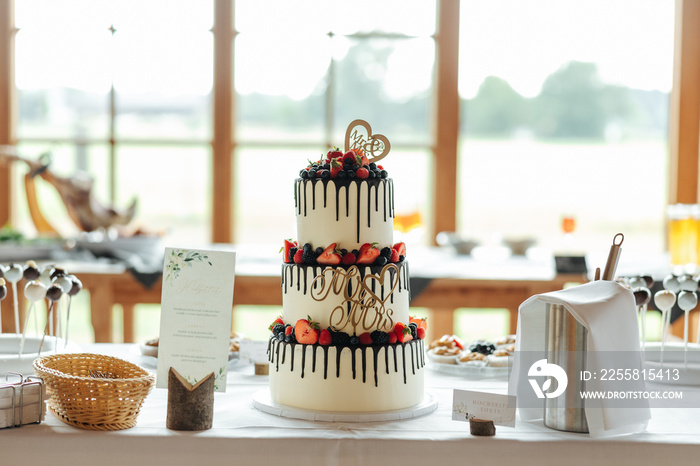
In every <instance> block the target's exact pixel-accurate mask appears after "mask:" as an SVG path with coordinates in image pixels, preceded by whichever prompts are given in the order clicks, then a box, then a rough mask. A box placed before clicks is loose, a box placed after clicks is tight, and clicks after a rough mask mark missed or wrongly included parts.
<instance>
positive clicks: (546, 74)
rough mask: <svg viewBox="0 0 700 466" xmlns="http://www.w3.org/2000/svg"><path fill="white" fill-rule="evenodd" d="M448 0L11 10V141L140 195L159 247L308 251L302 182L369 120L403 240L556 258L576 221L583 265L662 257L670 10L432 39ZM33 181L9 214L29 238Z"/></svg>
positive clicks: (510, 12) (567, 10)
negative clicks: (290, 243)
mask: <svg viewBox="0 0 700 466" xmlns="http://www.w3.org/2000/svg"><path fill="white" fill-rule="evenodd" d="M6 1H7V0H3V2H6ZM451 3H452V2H451V0H442V1H435V0H433V1H430V0H421V1H418V0H411V1H406V0H400V1H399V0H394V1H382V2H376V1H370V0H356V1H353V2H342V1H328V0H303V1H259V0H217V1H212V0H210V1H206V0H198V1H192V0H167V1H166V0H149V1H136V0H132V1H126V0H120V1H109V0H61V1H51V0H13V1H10V2H9V4H12V5H13V8H12V7H10V8H8V9H6V11H9V12H11V13H12V14H13V15H14V26H15V27H16V34H15V36H14V48H13V49H12V52H13V53H12V54H11V57H10V58H7V57H5V58H3V59H4V60H14V68H13V69H14V80H13V85H14V87H15V89H16V108H17V115H16V121H14V122H10V121H4V122H2V121H0V125H2V126H5V127H6V128H10V127H11V131H10V130H8V131H10V132H11V134H12V136H11V138H12V140H9V141H2V142H3V143H12V144H16V147H17V149H18V152H20V153H21V154H22V155H23V156H25V157H28V158H37V157H39V155H40V154H42V153H44V152H47V151H50V152H51V153H52V155H53V166H52V167H53V168H54V169H55V170H56V171H57V172H61V173H64V174H70V173H73V172H75V171H76V170H82V171H86V172H88V173H89V174H90V175H92V176H93V177H94V178H95V180H96V184H95V190H96V195H97V196H98V197H99V198H101V199H103V200H105V201H106V202H111V203H114V204H115V205H117V206H126V205H127V204H129V202H130V201H131V199H133V198H138V200H139V208H138V212H137V217H136V221H135V224H136V225H138V226H141V227H142V228H143V229H144V230H146V231H152V232H162V233H163V234H165V235H166V238H167V244H168V245H176V244H177V245H183V244H185V245H188V246H195V245H205V244H207V243H210V242H220V243H271V244H275V245H277V244H280V242H281V239H282V238H289V237H293V236H294V235H295V221H294V211H293V202H294V201H293V197H292V179H293V177H295V175H296V173H297V172H298V170H299V169H300V168H301V167H303V166H305V165H306V161H307V160H308V159H312V160H316V159H317V158H318V157H319V156H320V155H321V154H322V153H325V151H326V150H327V148H328V147H331V146H342V144H343V135H344V132H345V128H346V126H347V124H348V123H349V122H350V121H352V120H354V119H355V118H362V119H365V120H367V121H369V122H370V123H371V125H372V127H373V129H374V130H375V131H376V132H380V133H382V134H384V135H386V136H387V137H388V138H389V140H390V141H391V143H392V153H391V155H390V156H389V157H388V158H387V159H385V161H384V165H385V167H386V168H387V170H389V173H390V175H391V177H392V178H393V179H394V182H395V187H396V209H397V229H398V230H399V231H403V232H404V233H407V232H408V231H410V230H413V231H414V233H413V234H412V235H407V236H406V238H407V239H408V240H410V241H411V242H414V243H417V244H425V245H429V244H433V242H434V241H435V234H436V233H437V232H439V231H442V230H445V229H449V230H454V231H456V232H458V233H459V234H460V235H463V236H466V237H469V238H473V239H476V240H477V241H479V242H480V243H481V244H498V243H500V241H501V240H502V239H503V238H504V237H529V238H534V239H535V240H536V241H537V244H539V245H544V246H546V247H548V248H550V249H552V250H555V249H557V248H559V247H561V246H562V244H561V241H562V228H563V227H562V225H563V221H564V219H565V218H569V219H574V221H575V235H576V236H575V238H576V245H575V246H576V248H577V249H578V250H580V251H583V252H589V253H596V252H601V251H603V252H604V253H606V252H607V249H608V247H609V245H610V240H611V238H612V236H613V235H614V234H615V233H616V232H618V231H624V232H625V235H626V236H627V237H628V238H630V240H628V241H627V242H626V243H625V246H626V252H629V253H630V254H646V253H649V254H660V253H663V252H664V251H665V248H666V243H665V238H666V235H665V214H664V212H665V208H666V205H667V204H668V203H669V194H668V193H669V105H670V96H671V90H672V85H673V76H674V74H673V66H674V61H673V60H674V25H675V21H676V5H675V3H674V2H660V1H653V0H642V1H640V0H617V1H615V2H609V1H604V0H591V1H588V2H578V1H575V0H530V1H528V2H522V1H518V0H494V1H489V2H483V1H476V0H464V1H461V2H459V8H458V11H459V15H458V17H456V18H453V20H452V21H451V23H449V24H440V21H439V19H440V16H439V14H438V13H439V9H440V8H441V7H443V6H444V5H447V4H451ZM3 57H4V56H3ZM441 57H442V58H441ZM450 57H452V58H450ZM455 58H456V59H455ZM6 66H9V63H0V67H6ZM450 82H456V83H457V86H456V91H457V92H456V94H454V93H453V94H451V93H450V92H446V91H444V87H443V86H444V85H445V84H444V83H450ZM455 105H456V106H455ZM454 108H456V109H457V112H456V114H455V113H454V112H450V111H449V109H454ZM445 109H448V110H445ZM450 147H453V148H454V150H449V151H447V152H449V153H446V152H445V150H444V149H445V148H450ZM25 173H26V169H25V167H22V166H20V165H17V168H16V169H14V170H13V171H12V172H11V183H10V189H11V195H10V197H9V199H3V200H1V201H0V202H3V203H5V210H4V211H0V212H8V213H9V214H8V219H7V220H8V222H9V224H10V225H11V226H12V227H13V228H14V229H16V230H18V231H20V232H21V233H22V234H23V235H25V236H27V237H33V236H35V235H36V232H35V230H34V225H33V223H32V220H31V218H30V216H29V213H28V208H27V205H26V200H25V196H24V194H23V184H22V178H23V176H24V174H25ZM445 179H447V180H452V181H451V182H450V183H451V186H452V192H453V197H454V199H455V201H454V202H447V203H443V202H442V199H443V197H444V194H443V193H442V192H441V191H440V186H441V184H442V183H441V182H440V180H445ZM39 188H40V196H41V200H42V204H43V205H44V206H45V207H46V209H45V212H47V216H49V215H50V220H51V221H52V223H53V224H54V225H55V226H56V227H57V229H58V230H59V231H60V234H61V235H62V236H64V237H71V236H74V235H76V234H77V231H76V230H75V226H74V225H72V224H71V223H70V221H69V219H68V217H67V216H66V215H65V213H63V212H61V209H63V206H62V203H61V201H60V199H59V198H58V196H57V194H56V193H55V192H54V191H53V190H51V189H50V188H48V187H39ZM42 190H43V191H42ZM449 193H450V191H449V190H448V194H449ZM674 202H675V200H674ZM0 220H2V219H0ZM275 252H276V250H275ZM146 308H147V306H144V308H143V309H146ZM152 308H153V306H151V307H148V309H152ZM156 308H157V306H156ZM268 311H269V312H267V313H264V315H263V317H262V318H261V320H262V321H265V322H267V321H268V318H269V316H270V315H272V316H274V315H276V313H278V312H279V309H278V308H271V309H269V310H268ZM138 314H139V319H138V321H137V338H138V339H144V338H149V337H152V336H153V335H152V333H153V332H152V329H153V328H156V329H157V318H158V317H157V309H156V310H155V311H147V310H142V311H139V313H138ZM253 314H254V315H256V316H259V315H260V314H261V313H260V312H254V311H251V312H250V314H246V310H245V309H241V312H237V313H236V319H240V320H241V321H243V320H245V319H246V318H247V317H246V316H250V315H253ZM153 322H156V324H155V327H154V326H153V325H154V324H153ZM256 325H257V324H256ZM499 325H500V327H499ZM504 325H505V324H504ZM496 326H497V330H494V333H495V334H498V333H501V332H502V327H503V326H502V325H501V324H496ZM265 328H266V325H265ZM253 331H254V330H253ZM465 331H467V330H465ZM89 336H90V335H89V331H88V332H87V336H86V337H85V338H89ZM481 336H483V335H481ZM76 338H77V337H76Z"/></svg>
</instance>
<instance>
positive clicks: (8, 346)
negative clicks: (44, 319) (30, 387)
mask: <svg viewBox="0 0 700 466" xmlns="http://www.w3.org/2000/svg"><path fill="white" fill-rule="evenodd" d="M21 339H22V335H18V334H16V333H3V334H0V376H4V375H5V374H6V373H8V372H19V373H21V374H33V373H34V367H33V366H32V363H33V362H34V360H35V359H36V358H37V357H38V354H37V353H38V351H39V346H40V345H41V337H29V336H28V337H26V338H25V341H24V350H23V352H22V356H21V357H20V356H19V345H20V341H21ZM64 344H65V345H64ZM78 351H80V347H79V346H78V345H77V344H75V343H73V342H72V341H68V343H65V340H63V339H62V338H56V337H53V336H47V337H46V339H45V340H44V346H43V348H42V350H41V355H42V356H48V355H52V354H57V353H76V352H78Z"/></svg>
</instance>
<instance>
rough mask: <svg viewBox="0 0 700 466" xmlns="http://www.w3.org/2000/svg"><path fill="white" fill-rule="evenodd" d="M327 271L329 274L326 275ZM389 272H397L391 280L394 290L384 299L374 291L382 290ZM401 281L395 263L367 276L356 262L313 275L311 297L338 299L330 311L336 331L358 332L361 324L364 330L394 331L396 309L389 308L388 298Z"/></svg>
mask: <svg viewBox="0 0 700 466" xmlns="http://www.w3.org/2000/svg"><path fill="white" fill-rule="evenodd" d="M327 273H328V274H330V277H326V274H327ZM387 273H389V274H392V275H394V277H395V279H394V280H392V281H393V283H392V284H391V289H390V290H388V292H387V293H386V296H384V298H382V297H380V296H378V295H377V294H376V292H375V291H373V290H375V289H377V288H381V289H382V290H383V288H384V283H385V275H386V274H387ZM373 282H374V283H373ZM398 283H399V269H398V267H397V266H396V264H388V265H386V266H385V267H384V268H382V271H381V272H380V273H379V275H375V274H371V273H370V274H367V275H365V276H364V277H362V274H361V273H360V270H359V269H358V267H357V266H356V265H352V266H351V267H350V268H348V269H347V270H345V269H342V268H337V269H333V268H330V267H329V268H327V269H325V270H324V271H323V273H322V274H321V275H318V276H316V278H314V281H313V283H312V284H311V297H312V298H313V300H314V301H319V302H320V301H325V300H326V299H329V297H330V300H336V301H339V303H338V304H337V305H336V306H335V308H334V309H333V311H332V312H331V314H330V324H331V326H332V327H333V328H335V329H336V330H343V329H347V328H349V327H352V330H353V333H357V329H358V327H359V328H360V329H362V330H364V331H369V330H371V329H373V328H376V329H379V330H385V331H391V329H393V328H394V324H395V322H394V319H393V315H394V310H393V309H391V308H390V307H389V304H388V301H389V300H390V299H391V296H392V294H393V293H394V291H395V290H396V287H397V286H398ZM387 288H388V287H387ZM360 333H362V332H361V331H360Z"/></svg>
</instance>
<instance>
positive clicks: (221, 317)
mask: <svg viewBox="0 0 700 466" xmlns="http://www.w3.org/2000/svg"><path fill="white" fill-rule="evenodd" d="M235 268H236V253H235V252H229V251H202V250H196V249H175V248H166V249H165V260H164V262H163V294H162V295H161V314H160V340H159V343H158V373H157V378H156V387H158V388H168V371H169V370H170V367H172V368H174V369H175V370H176V371H178V372H179V373H180V375H182V376H183V377H184V378H185V379H187V381H188V382H190V383H191V384H195V383H197V382H198V381H199V380H201V379H202V378H203V377H206V376H207V375H209V374H210V373H212V372H213V373H214V375H215V377H216V381H215V384H214V385H215V390H216V391H218V392H223V391H225V390H226V366H227V364H228V354H229V338H230V336H231V335H230V329H231V308H232V306H233V282H234V276H235Z"/></svg>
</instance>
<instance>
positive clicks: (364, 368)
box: [360, 346, 367, 383]
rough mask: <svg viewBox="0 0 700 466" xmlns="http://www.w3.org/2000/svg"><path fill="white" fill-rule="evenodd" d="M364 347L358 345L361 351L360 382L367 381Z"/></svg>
mask: <svg viewBox="0 0 700 466" xmlns="http://www.w3.org/2000/svg"><path fill="white" fill-rule="evenodd" d="M366 349H367V348H366V347H364V346H362V347H360V350H361V351H362V383H365V382H366V381H367V354H366Z"/></svg>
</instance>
